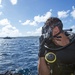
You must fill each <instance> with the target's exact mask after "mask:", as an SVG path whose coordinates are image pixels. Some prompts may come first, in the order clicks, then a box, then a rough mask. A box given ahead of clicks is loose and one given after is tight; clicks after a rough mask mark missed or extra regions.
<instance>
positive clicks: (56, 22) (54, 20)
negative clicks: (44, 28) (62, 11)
mask: <svg viewBox="0 0 75 75" xmlns="http://www.w3.org/2000/svg"><path fill="white" fill-rule="evenodd" d="M45 25H50V26H53V27H55V26H58V28H59V29H60V30H62V28H63V23H62V21H61V20H60V19H59V18H57V17H50V18H48V19H47V21H46V23H45Z"/></svg>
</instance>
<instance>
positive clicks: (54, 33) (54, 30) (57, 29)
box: [52, 26, 60, 36]
mask: <svg viewBox="0 0 75 75" xmlns="http://www.w3.org/2000/svg"><path fill="white" fill-rule="evenodd" d="M59 32H60V30H59V28H58V27H57V26H56V27H54V28H53V30H52V35H53V36H54V35H56V34H58V33H59Z"/></svg>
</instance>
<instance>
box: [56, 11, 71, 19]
mask: <svg viewBox="0 0 75 75" xmlns="http://www.w3.org/2000/svg"><path fill="white" fill-rule="evenodd" d="M69 12H70V10H67V11H64V10H63V11H58V13H57V14H58V17H59V18H66V17H68V15H69V14H68V13H69Z"/></svg>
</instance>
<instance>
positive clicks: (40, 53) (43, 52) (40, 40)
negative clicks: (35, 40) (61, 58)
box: [38, 36, 45, 57]
mask: <svg viewBox="0 0 75 75" xmlns="http://www.w3.org/2000/svg"><path fill="white" fill-rule="evenodd" d="M43 40H44V39H43V37H42V36H41V37H40V38H39V43H40V44H39V54H38V55H39V57H44V56H45V47H44V44H43V45H41V42H42V41H43Z"/></svg>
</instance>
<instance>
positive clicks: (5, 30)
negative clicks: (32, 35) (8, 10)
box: [0, 19, 22, 37]
mask: <svg viewBox="0 0 75 75" xmlns="http://www.w3.org/2000/svg"><path fill="white" fill-rule="evenodd" d="M0 26H2V29H1V30H0V37H5V36H12V37H13V36H14V37H16V36H21V35H22V34H21V33H20V32H19V30H18V29H17V28H16V27H14V26H12V25H11V24H10V22H9V21H8V19H3V20H0Z"/></svg>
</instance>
